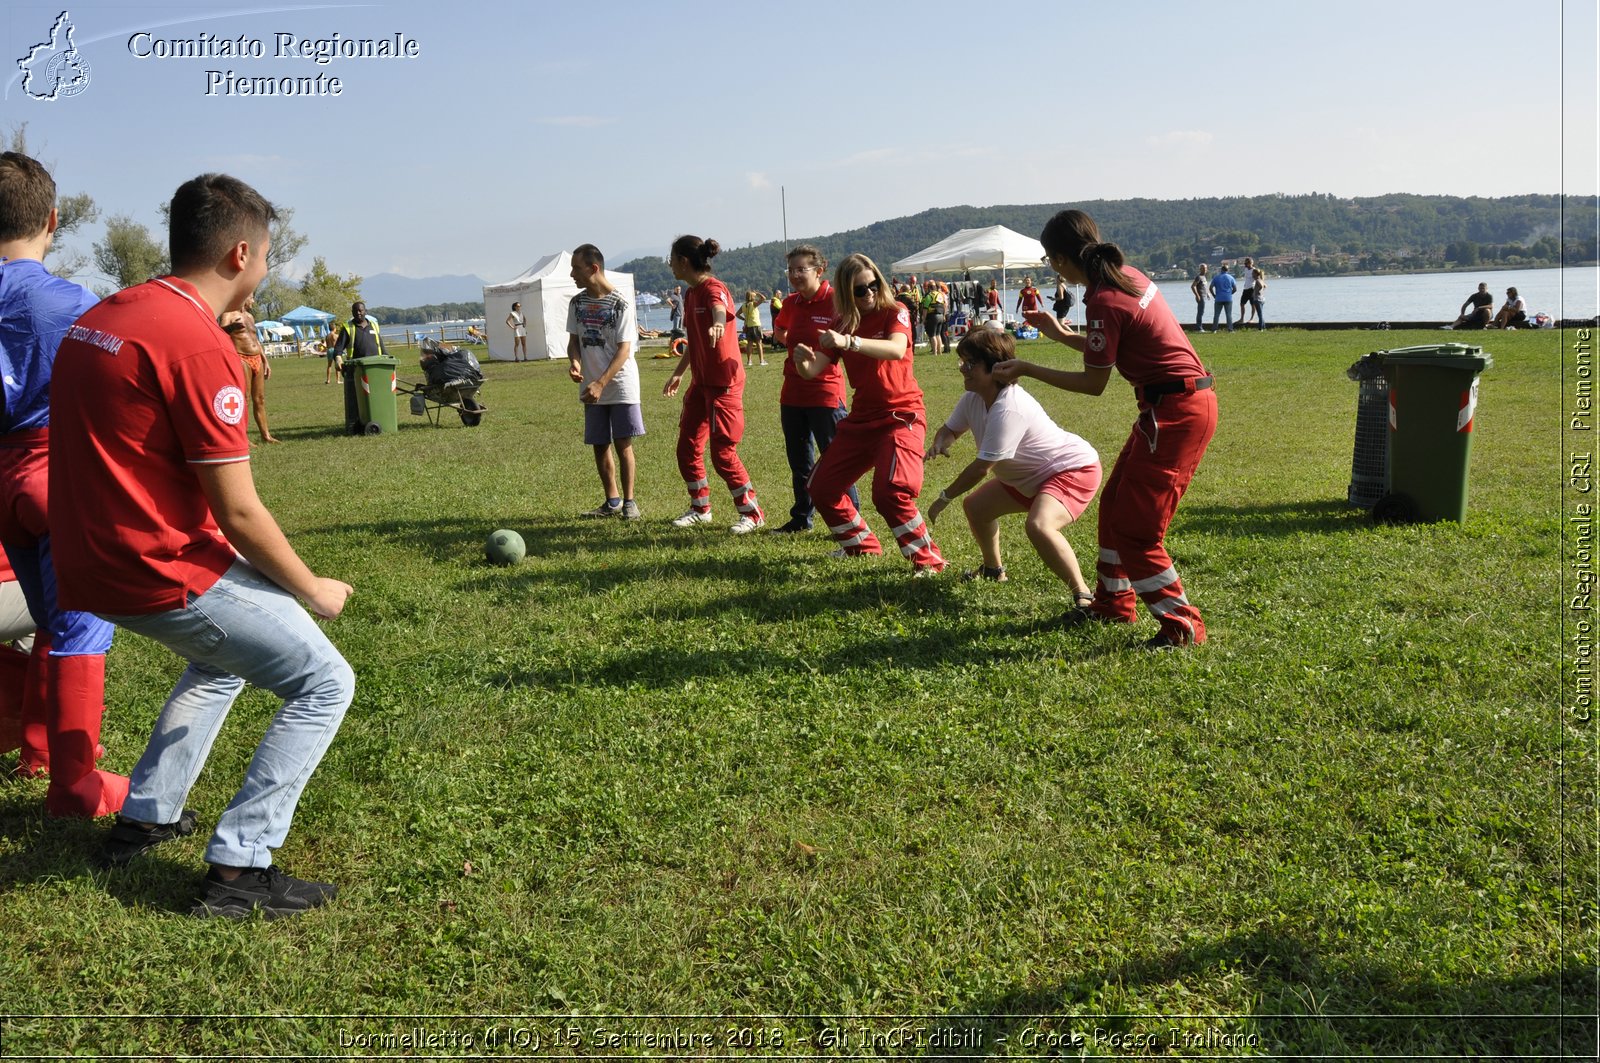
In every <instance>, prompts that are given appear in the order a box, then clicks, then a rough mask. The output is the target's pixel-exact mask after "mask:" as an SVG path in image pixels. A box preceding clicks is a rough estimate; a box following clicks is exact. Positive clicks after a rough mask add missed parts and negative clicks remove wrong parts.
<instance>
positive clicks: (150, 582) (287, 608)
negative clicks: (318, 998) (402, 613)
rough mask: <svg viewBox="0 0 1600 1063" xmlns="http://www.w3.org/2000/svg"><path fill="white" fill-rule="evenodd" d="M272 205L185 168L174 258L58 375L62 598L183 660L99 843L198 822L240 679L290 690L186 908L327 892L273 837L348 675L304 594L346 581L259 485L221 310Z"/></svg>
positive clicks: (288, 909) (122, 296)
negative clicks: (325, 572)
mask: <svg viewBox="0 0 1600 1063" xmlns="http://www.w3.org/2000/svg"><path fill="white" fill-rule="evenodd" d="M275 217H276V212H275V211H274V210H273V208H272V205H271V204H270V203H268V202H267V201H266V200H265V199H263V198H262V197H261V195H260V194H259V193H258V192H256V191H255V190H254V189H253V188H251V187H250V186H249V185H246V184H245V183H244V182H242V181H239V180H238V179H236V178H233V177H228V176H226V175H223V174H205V175H203V176H201V177H197V178H195V179H194V180H192V181H188V182H186V183H185V184H184V185H182V186H181V187H180V188H179V189H178V191H177V193H176V194H175V195H174V196H173V198H172V205H171V210H170V224H171V232H170V244H171V258H172V270H173V272H172V275H171V276H167V277H158V278H156V279H155V280H151V281H147V282H146V283H144V284H140V285H137V286H135V287H132V288H128V289H126V290H124V291H121V292H118V293H117V294H116V295H113V296H111V297H110V298H108V299H106V300H104V301H103V302H101V303H100V304H99V305H98V306H96V307H94V308H93V309H92V310H91V311H89V312H88V313H86V314H84V315H83V316H82V317H80V318H79V319H78V321H77V322H76V323H75V324H74V325H73V326H72V327H71V328H69V329H68V330H67V334H66V337H65V338H64V339H63V341H62V343H61V348H60V351H59V353H58V354H57V356H56V364H55V374H54V381H53V386H52V389H51V393H50V412H51V420H52V422H53V425H54V428H53V430H52V432H51V436H50V468H51V473H50V481H51V484H50V486H51V489H52V493H53V494H54V496H55V497H54V499H53V500H52V501H53V503H54V504H53V505H52V507H51V513H50V532H51V537H52V541H53V543H54V547H55V553H56V557H57V559H58V578H59V582H60V597H61V603H62V605H63V606H64V607H66V608H71V609H82V610H89V611H92V612H95V613H98V614H100V615H101V616H102V617H104V618H105V619H107V620H109V621H111V622H112V623H114V624H116V625H117V626H119V627H124V628H127V629H129V630H131V631H133V632H136V633H137V634H141V635H144V636H146V637H148V638H151V639H154V640H156V641H157V642H160V643H162V644H163V645H165V646H167V647H168V648H169V649H171V650H172V651H173V652H174V653H176V654H178V655H179V656H180V657H183V658H185V659H186V660H188V662H189V668H188V670H187V671H185V672H184V674H183V676H182V677H181V678H180V679H179V680H178V685H177V686H176V687H175V688H174V689H173V692H172V696H171V697H170V698H169V699H168V700H167V704H166V706H165V707H164V708H163V709H162V710H161V714H160V716H159V717H158V718H157V719H156V724H155V729H154V732H153V733H152V735H151V737H150V743H149V745H148V747H147V748H146V749H145V752H144V755H143V756H142V757H141V758H140V759H139V763H138V765H137V766H136V767H135V768H134V771H133V776H132V778H131V780H130V784H129V790H128V797H127V800H126V801H125V802H124V804H123V810H122V814H121V815H120V816H119V817H118V820H117V823H116V825H115V826H114V827H113V828H112V829H111V832H110V834H109V835H108V836H107V838H106V842H105V847H104V857H105V860H106V861H107V862H108V863H111V864H120V863H125V862H127V861H128V860H131V859H133V858H134V857H135V856H137V855H139V854H140V853H142V852H144V851H145V850H147V849H149V848H151V847H152V846H154V845H156V844H159V843H160V842H162V841H165V840H167V839H169V838H174V837H178V836H180V835H183V834H188V833H190V832H191V831H193V830H194V827H195V815H194V813H193V812H190V811H187V810H185V808H184V801H185V800H186V799H187V797H188V795H189V790H190V788H191V787H192V786H193V785H194V782H195V779H196V778H197V777H198V776H199V774H200V771H201V769H202V768H203V767H204V766H205V761H206V756H207V754H208V753H209V752H210V749H211V743H212V741H213V740H214V739H215V738H216V736H217V732H218V730H219V729H220V728H221V726H222V724H223V721H224V719H225V717H226V716H227V713H228V710H229V708H230V707H231V706H232V705H233V700H234V698H236V697H237V696H238V694H239V692H240V691H241V690H242V689H243V688H244V685H245V683H246V682H250V683H254V684H255V685H256V686H258V687H262V688H264V689H268V690H271V691H272V692H273V693H275V694H277V695H278V696H280V697H282V698H283V699H284V704H283V708H282V709H281V710H280V711H279V713H278V714H277V716H275V717H274V718H273V720H272V722H271V724H269V725H268V727H267V731H266V734H265V736H264V737H263V738H262V740H261V743H260V744H259V745H258V746H257V748H256V752H255V755H254V756H253V757H252V758H251V761H250V765H249V767H248V768H247V769H246V770H245V776H244V783H243V785H242V786H241V787H240V789H239V792H238V793H237V794H236V795H235V796H234V798H233V800H232V802H230V803H229V805H228V807H227V809H226V810H225V811H223V813H222V814H221V815H220V816H219V817H218V818H217V827H216V831H215V833H214V834H213V835H212V837H211V841H210V844H209V845H208V846H207V848H206V859H207V861H208V862H209V863H210V864H211V871H210V873H209V874H208V875H207V876H206V891H205V895H204V898H203V899H202V900H201V902H200V904H199V905H198V906H197V907H196V908H195V914H196V915H221V916H228V917H235V918H238V917H243V916H246V915H248V914H249V913H251V912H252V911H256V910H260V911H262V912H264V913H265V914H266V915H267V916H268V917H269V918H270V917H275V916H281V915H293V914H296V913H298V912H302V911H305V910H306V909H309V908H314V907H316V906H317V905H320V904H322V903H324V902H326V901H327V900H328V899H329V898H330V897H332V896H333V893H334V887H333V886H330V885H326V884H324V883H318V882H306V881H302V880H300V879H296V878H292V877H290V876H288V875H286V874H284V873H283V872H282V871H280V870H278V868H277V867H276V865H275V864H274V863H273V861H272V851H273V850H274V849H276V848H278V847H279V846H280V845H282V844H283V841H284V837H285V835H286V834H287V833H288V830H289V826H290V823H291V821H292V820H293V817H294V809H295V805H296V804H297V803H298V801H299V798H300V792H301V790H302V789H304V787H305V784H306V781H307V780H308V779H309V778H310V776H311V772H312V771H313V770H314V769H315V768H316V766H317V763H318V762H319V761H320V760H321V759H322V755H323V753H324V752H325V751H326V750H327V748H328V745H329V743H330V742H332V740H333V736H334V734H335V733H336V732H337V731H338V729H339V722H340V720H342V719H343V717H344V712H345V709H346V708H347V707H348V706H349V704H350V699H351V697H352V696H353V694H354V691H355V677H354V675H353V674H352V672H351V670H350V666H349V665H348V664H346V663H345V661H344V658H343V657H341V656H340V655H339V652H338V651H337V650H336V649H334V648H333V645H332V643H330V642H329V641H328V639H327V636H325V635H324V634H323V633H322V630H321V629H320V628H319V627H318V626H317V624H316V622H315V621H314V620H313V619H312V618H311V617H310V616H309V615H308V614H307V613H306V611H305V609H304V608H302V607H301V606H300V604H299V602H298V601H296V599H297V598H298V599H299V600H300V601H303V602H305V603H306V605H308V606H309V607H310V608H311V610H312V611H313V612H315V613H316V614H317V615H318V616H321V617H326V618H332V617H336V616H338V615H339V612H340V611H341V610H342V609H343V608H344V603H345V599H346V598H347V597H348V596H349V594H350V593H351V588H350V585H349V584H347V583H341V582H340V581H338V580H334V579H326V578H322V577H318V576H316V575H314V574H313V573H312V571H311V570H310V569H309V568H307V567H306V565H305V562H303V561H301V560H300V557H299V555H297V554H296V553H295V551H294V548H293V547H292V546H290V545H289V541H288V540H287V539H286V538H285V537H284V534H283V532H282V530H280V529H279V527H278V523H277V521H276V520H274V519H273V517H272V514H271V513H270V512H268V510H267V508H266V507H265V506H264V505H263V504H262V503H261V500H260V499H259V498H258V497H257V495H256V489H255V481H254V479H253V477H252V475H251V472H250V442H249V439H248V437H247V436H246V435H245V404H246V400H245V393H244V377H243V373H242V371H241V368H240V365H239V358H238V355H237V354H236V353H235V352H234V346H233V342H232V341H231V340H230V339H229V338H228V335H227V333H225V332H223V331H222V329H221V328H220V327H219V326H218V324H217V318H218V315H219V314H222V313H224V312H226V311H229V310H237V309H238V308H239V307H241V306H243V305H244V302H245V300H246V299H247V298H248V297H249V295H250V293H251V292H253V291H254V290H255V288H256V286H257V285H258V284H259V283H260V282H261V280H262V278H263V277H264V276H265V275H266V269H267V257H266V256H267V250H268V245H269V243H270V240H269V237H268V229H269V226H270V224H271V222H272V220H273V218H275Z"/></svg>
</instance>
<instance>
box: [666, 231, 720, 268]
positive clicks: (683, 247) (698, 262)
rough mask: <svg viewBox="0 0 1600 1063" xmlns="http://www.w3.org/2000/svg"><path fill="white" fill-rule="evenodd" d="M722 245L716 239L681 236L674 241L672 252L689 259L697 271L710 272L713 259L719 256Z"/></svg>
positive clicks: (691, 265)
mask: <svg viewBox="0 0 1600 1063" xmlns="http://www.w3.org/2000/svg"><path fill="white" fill-rule="evenodd" d="M721 250H722V245H721V244H719V243H717V242H716V241H715V240H702V239H700V238H699V237H698V236H680V237H678V238H677V239H676V240H674V241H672V253H673V254H674V255H676V256H678V257H680V258H685V259H688V261H689V265H690V267H691V268H692V269H693V270H694V271H695V272H696V273H710V272H711V260H712V259H714V258H716V257H717V254H718V252H720V251H721Z"/></svg>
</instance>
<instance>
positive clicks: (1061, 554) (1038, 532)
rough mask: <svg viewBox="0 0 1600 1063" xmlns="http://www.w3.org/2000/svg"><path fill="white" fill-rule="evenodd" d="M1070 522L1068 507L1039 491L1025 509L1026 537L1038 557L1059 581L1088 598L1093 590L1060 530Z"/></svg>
mask: <svg viewBox="0 0 1600 1063" xmlns="http://www.w3.org/2000/svg"><path fill="white" fill-rule="evenodd" d="M1071 523H1072V514H1071V513H1068V512H1067V507H1066V506H1063V505H1062V504H1061V502H1060V500H1059V499H1056V498H1052V497H1051V496H1050V495H1039V496H1038V497H1037V498H1035V499H1034V500H1033V508H1032V509H1030V510H1029V511H1028V539H1029V541H1031V542H1032V543H1033V548H1034V550H1035V551H1037V552H1038V554H1039V560H1041V561H1043V562H1044V563H1045V566H1046V567H1047V568H1049V569H1050V571H1051V572H1054V573H1055V574H1056V576H1057V577H1059V578H1060V580H1061V582H1062V583H1065V584H1066V585H1067V586H1068V587H1070V588H1072V593H1073V594H1074V595H1076V596H1077V597H1079V598H1088V597H1089V596H1090V595H1091V594H1092V593H1093V592H1092V591H1091V590H1090V589H1089V584H1088V583H1086V582H1084V579H1083V572H1082V571H1081V570H1080V569H1079V568H1078V555H1077V554H1075V553H1073V550H1072V544H1071V543H1069V542H1067V537H1066V536H1065V535H1063V534H1062V533H1061V530H1062V529H1063V528H1065V527H1066V526H1067V525H1069V524H1071Z"/></svg>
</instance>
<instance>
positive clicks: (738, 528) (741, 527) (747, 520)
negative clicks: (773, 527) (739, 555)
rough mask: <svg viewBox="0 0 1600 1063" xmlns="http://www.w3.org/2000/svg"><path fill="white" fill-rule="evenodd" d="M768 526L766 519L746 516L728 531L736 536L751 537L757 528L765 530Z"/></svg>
mask: <svg viewBox="0 0 1600 1063" xmlns="http://www.w3.org/2000/svg"><path fill="white" fill-rule="evenodd" d="M766 526H767V518H766V517H752V516H750V515H749V514H746V515H745V516H743V517H740V518H739V520H738V523H736V524H734V526H733V527H731V528H729V529H728V530H729V531H731V532H733V534H735V535H749V534H750V533H751V532H753V531H755V530H756V529H757V528H765V527H766Z"/></svg>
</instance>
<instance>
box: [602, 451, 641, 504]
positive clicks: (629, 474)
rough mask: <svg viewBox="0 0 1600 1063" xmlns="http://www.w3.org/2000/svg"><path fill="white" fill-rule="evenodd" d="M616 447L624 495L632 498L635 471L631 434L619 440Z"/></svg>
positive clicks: (608, 496) (609, 496)
mask: <svg viewBox="0 0 1600 1063" xmlns="http://www.w3.org/2000/svg"><path fill="white" fill-rule="evenodd" d="M616 448H617V466H618V468H619V469H620V470H621V472H622V497H623V498H625V499H627V498H632V497H633V471H634V461H633V438H632V437H631V436H630V437H629V438H627V439H619V440H617V442H616ZM606 497H607V498H611V497H613V496H612V495H609V494H608V495H606Z"/></svg>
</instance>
